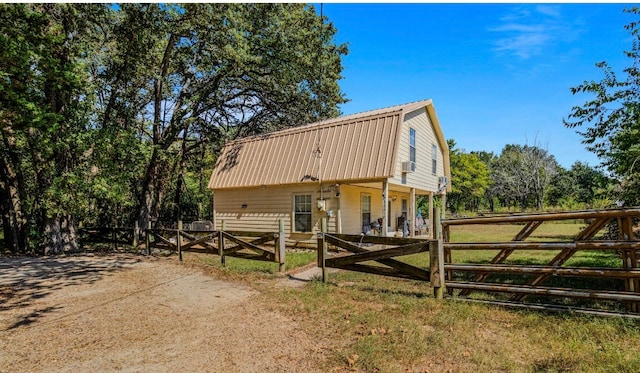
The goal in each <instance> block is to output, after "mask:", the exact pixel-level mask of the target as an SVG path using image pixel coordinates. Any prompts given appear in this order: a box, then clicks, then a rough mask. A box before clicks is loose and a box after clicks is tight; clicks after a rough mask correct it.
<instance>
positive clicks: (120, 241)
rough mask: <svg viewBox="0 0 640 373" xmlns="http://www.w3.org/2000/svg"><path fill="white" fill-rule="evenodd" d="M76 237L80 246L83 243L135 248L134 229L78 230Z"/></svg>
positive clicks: (104, 228)
mask: <svg viewBox="0 0 640 373" xmlns="http://www.w3.org/2000/svg"><path fill="white" fill-rule="evenodd" d="M78 236H79V240H80V243H81V244H84V243H105V244H109V245H113V246H114V248H117V246H118V245H132V246H137V244H136V239H135V236H136V234H135V229H133V228H123V227H97V228H78Z"/></svg>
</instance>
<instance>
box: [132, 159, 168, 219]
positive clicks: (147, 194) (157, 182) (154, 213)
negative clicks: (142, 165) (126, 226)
mask: <svg viewBox="0 0 640 373" xmlns="http://www.w3.org/2000/svg"><path fill="white" fill-rule="evenodd" d="M162 176H163V175H162V164H161V162H160V157H159V154H158V150H157V149H154V150H153V154H152V155H151V159H150V160H149V165H148V166H147V172H146V173H145V177H144V180H143V183H142V190H141V191H140V196H139V197H138V206H139V207H138V224H139V225H140V227H141V228H143V229H144V228H146V227H147V224H148V223H149V222H150V221H151V222H154V221H157V220H158V217H159V215H160V201H161V199H162V195H163V194H164V186H163V183H162Z"/></svg>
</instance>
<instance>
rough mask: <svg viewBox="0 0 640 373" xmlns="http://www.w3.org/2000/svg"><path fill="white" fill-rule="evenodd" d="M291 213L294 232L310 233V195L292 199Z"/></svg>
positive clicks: (297, 196) (301, 195)
mask: <svg viewBox="0 0 640 373" xmlns="http://www.w3.org/2000/svg"><path fill="white" fill-rule="evenodd" d="M293 211H294V221H295V226H294V228H295V231H296V232H311V194H300V195H296V196H294V197H293Z"/></svg>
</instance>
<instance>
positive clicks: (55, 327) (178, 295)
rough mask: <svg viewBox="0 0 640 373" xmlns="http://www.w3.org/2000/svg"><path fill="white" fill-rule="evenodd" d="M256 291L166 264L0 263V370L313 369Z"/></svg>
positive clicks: (284, 322)
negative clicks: (266, 308)
mask: <svg viewBox="0 0 640 373" xmlns="http://www.w3.org/2000/svg"><path fill="white" fill-rule="evenodd" d="M261 302H264V300H262V301H261V300H260V297H259V296H258V293H257V292H256V291H255V290H251V289H249V288H248V287H246V286H244V285H241V284H236V283H230V282H225V281H220V280H217V279H215V278H214V277H212V276H211V275H207V274H205V273H203V271H201V270H199V269H197V268H193V267H189V266H183V265H179V264H177V263H176V262H175V260H172V259H160V258H147V257H142V256H135V255H125V254H117V255H105V256H100V255H79V256H66V257H52V258H17V259H15V258H13V259H12V258H0V372H7V373H8V372H97V371H100V372H107V371H121V372H122V371H124V372H175V371H182V372H314V371H319V369H318V368H317V367H318V363H319V362H320V361H321V360H322V358H323V357H322V355H323V353H322V348H321V347H320V346H318V345H317V343H316V342H315V341H313V340H312V339H311V337H310V336H309V335H307V333H306V332H305V331H304V330H300V328H299V327H298V326H297V324H296V323H295V322H294V321H292V320H291V319H290V318H288V317H287V316H286V315H282V314H278V313H274V312H271V311H265V310H264V309H265V308H264V307H263V306H262V304H261Z"/></svg>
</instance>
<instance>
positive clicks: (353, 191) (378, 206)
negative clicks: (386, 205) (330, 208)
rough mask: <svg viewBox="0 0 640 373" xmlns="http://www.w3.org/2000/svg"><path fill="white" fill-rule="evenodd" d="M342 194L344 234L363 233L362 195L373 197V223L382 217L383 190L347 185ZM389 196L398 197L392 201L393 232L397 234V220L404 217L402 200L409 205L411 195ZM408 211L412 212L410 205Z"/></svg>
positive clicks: (342, 188) (398, 194)
mask: <svg viewBox="0 0 640 373" xmlns="http://www.w3.org/2000/svg"><path fill="white" fill-rule="evenodd" d="M341 193H342V194H341V200H340V201H341V206H342V232H343V233H345V234H360V233H361V232H362V209H361V205H360V197H361V195H362V194H369V195H370V196H371V221H375V220H377V219H378V218H381V217H382V191H381V190H379V189H373V188H361V187H357V186H351V185H345V186H343V187H341ZM389 196H396V197H397V198H396V200H395V201H391V231H393V232H395V231H396V230H397V227H396V222H397V219H398V217H399V216H401V215H402V199H403V198H405V199H407V203H409V194H408V193H399V192H389ZM407 210H408V211H409V210H410V208H409V206H408V205H407Z"/></svg>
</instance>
